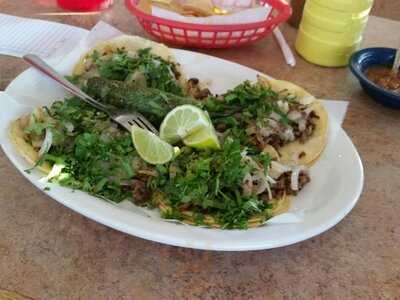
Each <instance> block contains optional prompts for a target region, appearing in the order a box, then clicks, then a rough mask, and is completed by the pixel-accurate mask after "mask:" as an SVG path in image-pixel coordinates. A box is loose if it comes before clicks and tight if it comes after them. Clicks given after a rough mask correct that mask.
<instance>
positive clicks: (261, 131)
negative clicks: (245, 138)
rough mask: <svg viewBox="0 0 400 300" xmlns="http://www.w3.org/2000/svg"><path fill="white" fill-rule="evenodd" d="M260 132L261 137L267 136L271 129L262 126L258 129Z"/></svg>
mask: <svg viewBox="0 0 400 300" xmlns="http://www.w3.org/2000/svg"><path fill="white" fill-rule="evenodd" d="M260 134H261V135H262V136H263V137H269V136H270V135H271V134H272V131H271V130H270V129H269V128H265V127H263V128H261V129H260Z"/></svg>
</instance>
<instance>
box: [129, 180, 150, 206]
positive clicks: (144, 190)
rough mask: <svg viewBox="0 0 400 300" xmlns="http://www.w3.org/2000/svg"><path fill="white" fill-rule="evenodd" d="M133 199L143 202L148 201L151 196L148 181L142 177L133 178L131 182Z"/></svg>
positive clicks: (139, 202)
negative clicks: (141, 178)
mask: <svg viewBox="0 0 400 300" xmlns="http://www.w3.org/2000/svg"><path fill="white" fill-rule="evenodd" d="M131 188H132V194H133V199H134V201H135V203H138V204H141V203H145V202H146V201H148V200H149V199H150V197H151V191H150V189H149V188H148V187H147V185H146V182H145V181H142V180H140V179H133V180H132V183H131Z"/></svg>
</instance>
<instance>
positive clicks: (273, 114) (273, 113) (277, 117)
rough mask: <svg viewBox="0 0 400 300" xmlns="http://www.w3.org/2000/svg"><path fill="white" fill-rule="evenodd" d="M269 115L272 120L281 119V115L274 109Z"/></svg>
mask: <svg viewBox="0 0 400 300" xmlns="http://www.w3.org/2000/svg"><path fill="white" fill-rule="evenodd" d="M269 116H270V118H271V119H272V120H275V121H279V120H280V119H281V116H280V115H279V114H277V113H276V112H274V111H273V112H272V113H271V114H270V115H269Z"/></svg>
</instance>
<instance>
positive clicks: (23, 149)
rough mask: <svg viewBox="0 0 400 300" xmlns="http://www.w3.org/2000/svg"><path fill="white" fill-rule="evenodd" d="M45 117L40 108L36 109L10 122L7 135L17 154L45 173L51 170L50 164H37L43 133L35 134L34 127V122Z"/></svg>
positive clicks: (41, 120)
mask: <svg viewBox="0 0 400 300" xmlns="http://www.w3.org/2000/svg"><path fill="white" fill-rule="evenodd" d="M45 119H46V114H45V112H44V111H43V110H42V109H36V110H35V111H34V112H32V114H30V115H25V116H22V117H20V118H19V119H17V120H15V121H13V122H12V123H11V124H10V127H9V131H8V135H9V138H10V140H11V143H12V144H13V145H14V148H15V149H16V150H17V151H18V152H19V154H20V155H21V156H22V157H23V158H24V159H25V160H26V161H27V162H28V163H29V164H30V165H31V166H32V167H35V166H36V167H37V168H38V169H39V170H40V171H42V172H44V173H46V174H47V173H49V172H50V171H51V165H50V164H49V163H48V162H44V163H42V164H38V162H39V159H40V154H41V152H43V151H44V150H45V149H44V147H45V145H44V141H45V134H42V133H39V134H37V133H38V132H37V130H35V128H34V125H35V122H43V121H45ZM42 149H43V150H42ZM41 150H42V151H41Z"/></svg>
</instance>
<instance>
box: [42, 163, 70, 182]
mask: <svg viewBox="0 0 400 300" xmlns="http://www.w3.org/2000/svg"><path fill="white" fill-rule="evenodd" d="M64 167H65V165H63V164H54V165H53V168H51V171H50V173H49V174H48V175H47V176H46V177H43V178H41V179H40V180H39V182H41V183H46V182H48V181H49V180H50V179H53V178H55V177H57V176H59V175H60V174H61V171H62V169H64Z"/></svg>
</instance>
